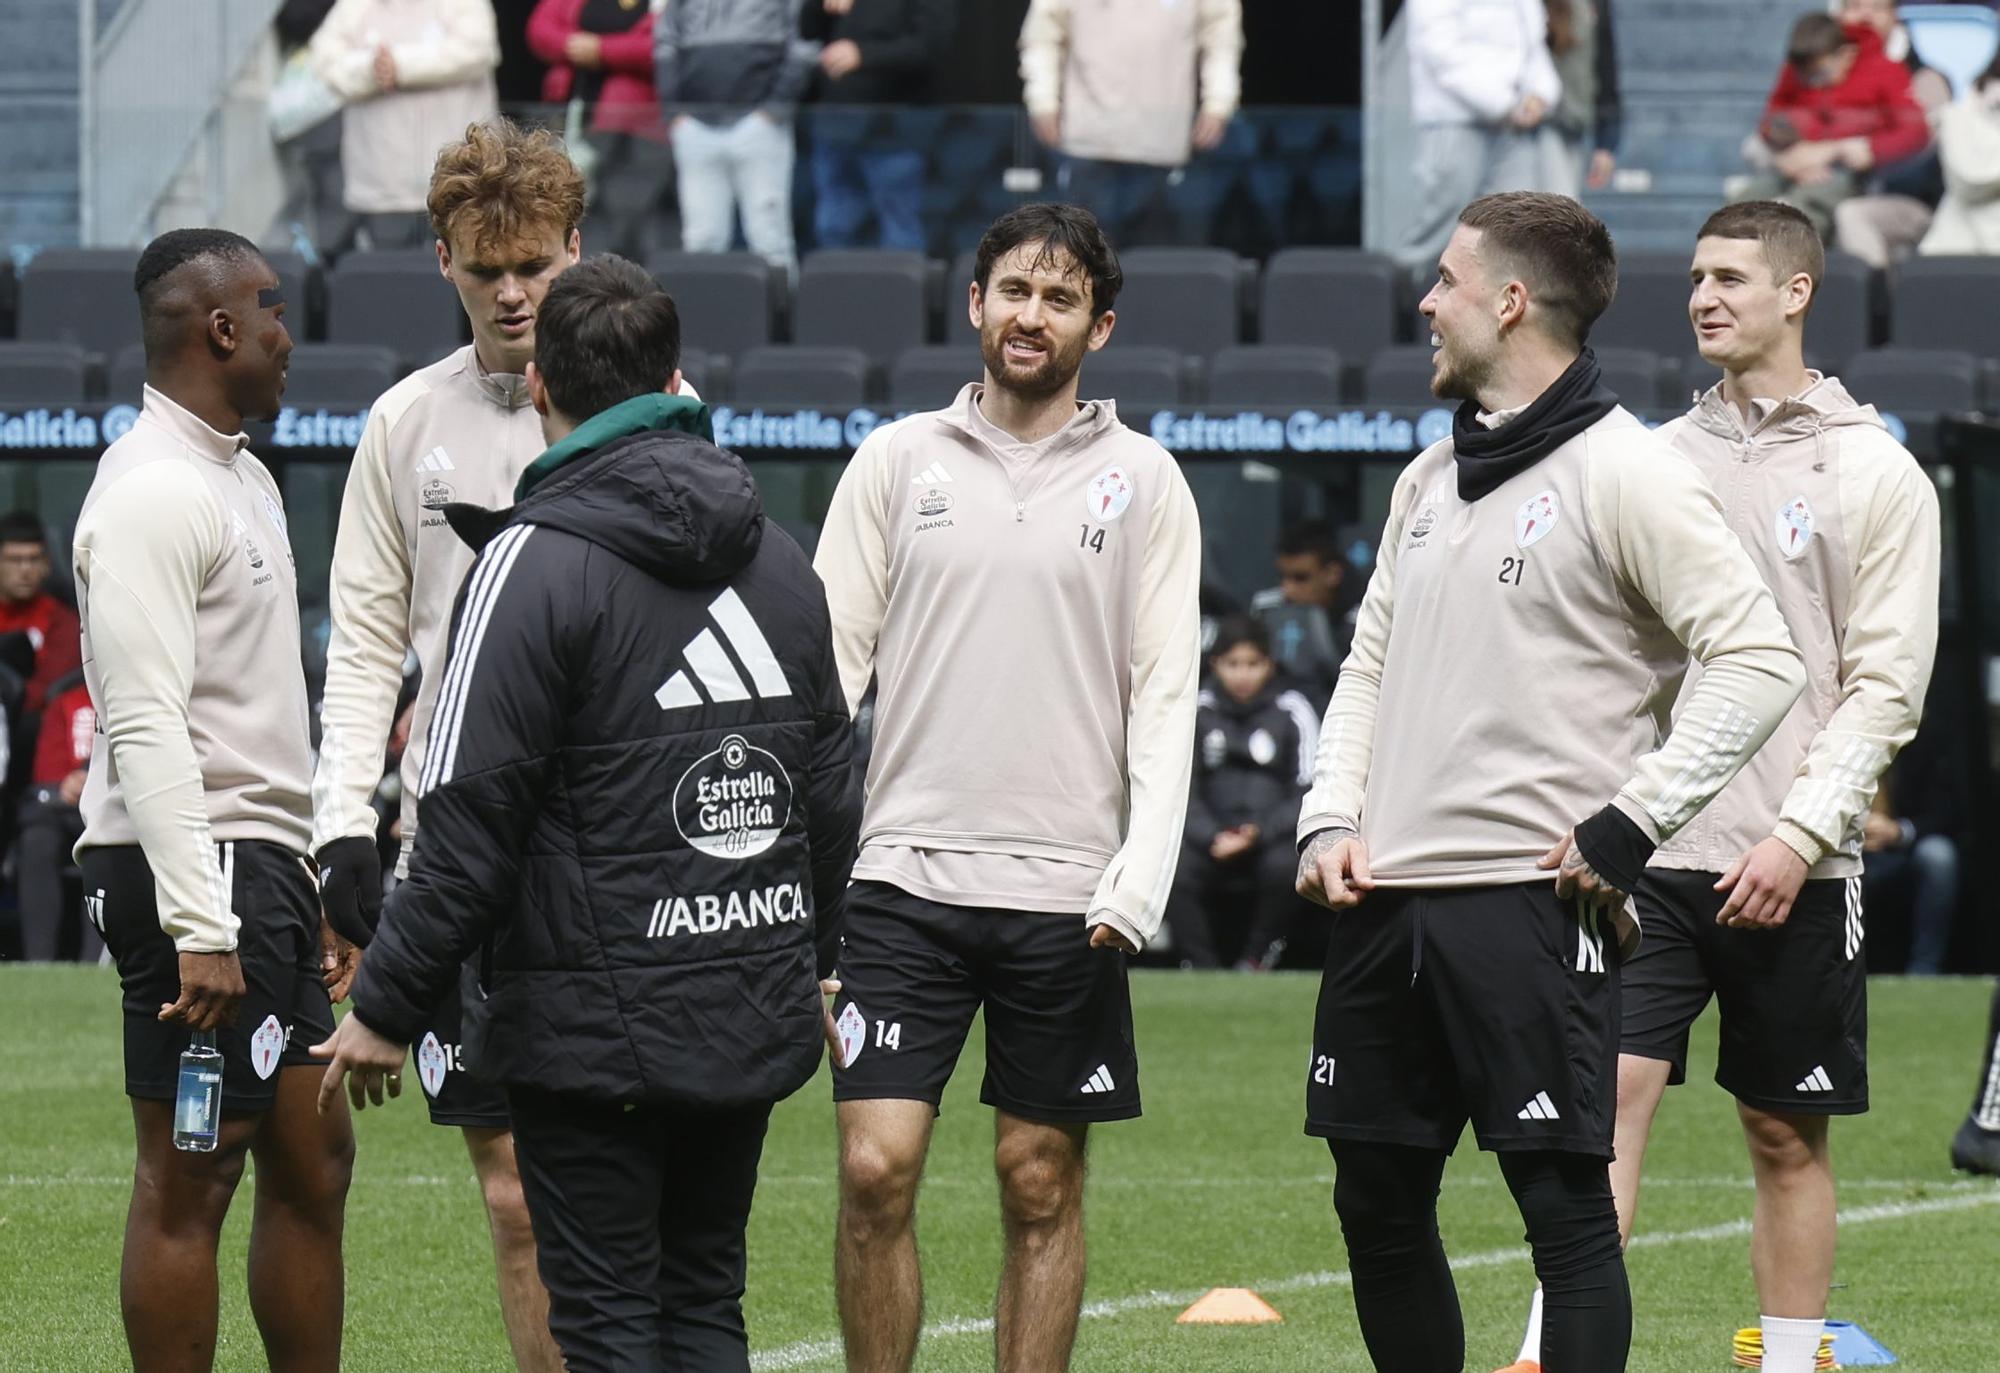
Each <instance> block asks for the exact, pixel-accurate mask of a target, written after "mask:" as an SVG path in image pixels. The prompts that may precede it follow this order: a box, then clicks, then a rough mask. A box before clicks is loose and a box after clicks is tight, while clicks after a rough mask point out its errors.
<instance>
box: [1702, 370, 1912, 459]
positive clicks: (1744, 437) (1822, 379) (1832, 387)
mask: <svg viewBox="0 0 2000 1373" xmlns="http://www.w3.org/2000/svg"><path fill="white" fill-rule="evenodd" d="M1807 375H1808V376H1810V377H1811V378H1812V379H1813V381H1812V384H1811V385H1809V386H1808V387H1806V389H1805V390H1803V391H1801V392H1799V394H1797V395H1796V396H1787V397H1786V398H1785V399H1783V400H1781V401H1779V402H1778V403H1777V405H1776V406H1774V407H1773V408H1772V409H1771V410H1770V411H1769V412H1768V413H1767V414H1765V415H1764V416H1763V418H1761V419H1759V420H1757V421H1756V422H1755V423H1750V422H1748V421H1746V420H1745V419H1744V418H1743V413H1742V412H1741V411H1740V410H1738V409H1737V408H1736V407H1735V406H1733V405H1731V404H1730V403H1729V402H1728V401H1726V400H1724V399H1723V398H1722V383H1721V382H1717V383H1716V384H1715V385H1713V386H1711V387H1709V388H1708V390H1707V391H1706V392H1705V393H1704V394H1703V395H1702V396H1701V397H1700V398H1699V399H1698V400H1697V401H1696V402H1695V407H1694V411H1693V413H1692V414H1691V415H1690V416H1689V418H1690V419H1691V420H1692V421H1693V422H1694V423H1695V424H1696V425H1699V426H1700V427H1701V428H1702V429H1704V430H1706V431H1707V432H1709V433H1711V434H1714V435H1715V436H1716V437H1717V438H1721V439H1727V440H1729V441H1730V442H1731V443H1750V444H1779V443H1796V442H1798V441H1799V440H1801V439H1808V438H1819V437H1822V436H1823V435H1825V434H1826V433H1827V431H1829V430H1833V429H1845V428H1857V427H1858V428H1869V429H1881V430H1884V431H1885V432H1886V431H1887V429H1888V427H1889V426H1888V425H1886V424H1884V423H1883V422H1882V416H1881V415H1880V414H1878V413H1876V410H1875V407H1874V406H1872V405H1863V404H1862V403H1861V402H1860V401H1858V400H1856V399H1854V397H1853V396H1851V395H1849V394H1848V393H1847V388H1846V387H1845V386H1842V385H1841V384H1840V380H1839V378H1837V377H1829V376H1822V375H1821V374H1820V373H1818V372H1809V373H1807Z"/></svg>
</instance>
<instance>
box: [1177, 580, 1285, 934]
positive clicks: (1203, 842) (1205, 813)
mask: <svg viewBox="0 0 2000 1373" xmlns="http://www.w3.org/2000/svg"><path fill="white" fill-rule="evenodd" d="M1208 665H1209V669H1210V671H1211V672H1212V673H1213V679H1214V681H1213V685H1212V686H1211V687H1210V688H1208V689H1206V690H1204V691H1203V692H1202V694H1201V709H1200V713H1199V715H1198V717H1197V719H1196V723H1195V735H1194V737H1195V758H1194V782H1193V785H1192V786H1191V787H1190V788H1189V791H1188V812H1187V833H1186V843H1185V845H1184V846H1183V848H1182V850H1181V862H1180V867H1179V869H1178V870H1177V871H1176V873H1175V876H1174V892H1173V897H1172V899H1171V900H1170V901H1169V902H1168V905H1167V920H1168V923H1169V925H1170V926H1171V928H1172V930H1173V935H1174V951H1175V956H1176V957H1177V958H1179V960H1180V964H1181V966H1182V967H1184V968H1213V967H1218V966H1220V964H1221V956H1220V955H1221V954H1222V953H1224V952H1227V953H1231V954H1235V955H1236V957H1237V960H1238V961H1237V964H1236V966H1237V967H1239V968H1250V969H1258V968H1269V967H1271V966H1273V965H1275V964H1276V962H1277V960H1278V958H1279V957H1280V955H1282V954H1283V952H1284V950H1285V948H1286V946H1287V945H1288V944H1289V943H1291V942H1293V940H1294V928H1293V927H1294V923H1295V921H1296V920H1297V918H1298V916H1299V915H1301V914H1302V913H1305V912H1309V911H1310V910H1311V909H1312V908H1311V907H1309V906H1307V905H1306V904H1305V902H1304V901H1303V900H1301V899H1300V897H1299V895H1298V893H1297V892H1296V891H1295V890H1294V889H1293V886H1292V883H1293V879H1294V878H1295V876H1296V875H1297V871H1298V853H1297V850H1296V848H1295V846H1294V845H1293V842H1292V835H1293V829H1294V827H1295V826H1296V824H1297V822H1298V812H1299V798H1300V797H1301V796H1303V795H1304V794H1305V789H1306V786H1307V785H1308V784H1309V783H1310V782H1311V781H1312V767H1313V754H1314V752H1315V750H1317V748H1318V747H1319V714H1318V712H1316V711H1315V710H1314V709H1313V707H1312V704H1311V703H1310V702H1309V701H1307V700H1306V698H1305V697H1304V696H1303V695H1301V694H1300V693H1299V692H1297V691H1292V690H1281V689H1280V688H1279V686H1278V684H1277V683H1276V682H1274V681H1273V680H1272V679H1273V677H1274V676H1275V674H1276V671H1277V664H1276V663H1275V662H1274V661H1273V660H1272V658H1271V646H1270V640H1269V638H1268V637H1267V636H1266V635H1265V632H1264V627H1263V625H1261V624H1259V623H1258V622H1257V621H1255V620H1253V619H1250V618H1249V617H1247V616H1241V615H1232V616H1230V617H1228V618H1227V619H1225V620H1223V621H1222V623H1221V624H1219V625H1218V626H1217V627H1216V632H1215V644H1214V648H1213V649H1212V651H1211V653H1210V655H1209V660H1208ZM1218 934H1221V935H1222V936H1223V938H1222V939H1220V940H1219V939H1218V938H1217V936H1218ZM1239 940H1240V942H1241V949H1240V953H1239V952H1238V951H1237V950H1235V949H1234V948H1228V949H1226V950H1225V949H1224V948H1222V946H1225V945H1235V944H1236V943H1237V942H1238V941H1239Z"/></svg>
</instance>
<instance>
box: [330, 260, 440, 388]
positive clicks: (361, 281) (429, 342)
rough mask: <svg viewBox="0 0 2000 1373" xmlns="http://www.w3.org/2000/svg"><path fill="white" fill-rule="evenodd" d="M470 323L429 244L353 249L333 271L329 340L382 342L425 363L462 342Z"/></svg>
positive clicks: (410, 361)
mask: <svg viewBox="0 0 2000 1373" xmlns="http://www.w3.org/2000/svg"><path fill="white" fill-rule="evenodd" d="M468 328H469V326H468V325H467V323H466V319H465V311H464V309H463V308H462V307H461V306H460V305H459V302H458V293H457V292H456V291H454V290H452V288H451V283H450V282H447V281H444V280H442V279H440V277H439V276H438V265H437V254H436V253H435V252H433V251H432V250H430V249H429V248H410V249H397V250H394V251H388V252H377V253H349V254H348V255H347V256H345V257H343V258H342V259H341V260H340V262H339V264H338V265H337V266H335V267H334V269H333V270H332V271H331V272H329V273H327V277H326V341H327V342H328V343H367V344H376V345H379V346H381V347H384V348H390V349H393V350H395V353H396V355H397V357H399V358H401V359H402V360H403V362H404V363H405V364H406V365H408V366H411V367H422V366H426V365H428V364H430V363H432V362H435V361H437V359H439V358H440V357H443V356H444V355H445V354H446V353H449V352H451V351H452V350H453V349H455V348H457V347H459V346H460V345H462V344H463V343H464V342H465V340H466V339H467V338H468V337H470V335H469V333H468V332H467V331H468Z"/></svg>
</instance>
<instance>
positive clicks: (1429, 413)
mask: <svg viewBox="0 0 2000 1373" xmlns="http://www.w3.org/2000/svg"><path fill="white" fill-rule="evenodd" d="M1450 437H1451V411H1449V410H1426V411H1424V413H1423V414H1421V415H1419V416H1418V417H1417V447H1419V448H1429V447H1430V446H1431V445H1432V444H1434V443H1438V442H1440V441H1442V440H1444V439H1448V438H1450Z"/></svg>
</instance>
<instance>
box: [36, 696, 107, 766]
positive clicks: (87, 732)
mask: <svg viewBox="0 0 2000 1373" xmlns="http://www.w3.org/2000/svg"><path fill="white" fill-rule="evenodd" d="M96 733H97V710H96V707H94V706H92V705H91V704H90V689H89V688H88V687H86V686H84V684H83V683H82V682H78V683H77V684H76V685H75V686H73V687H71V688H69V689H68V690H67V691H59V692H57V693H56V697H55V699H54V700H52V701H50V702H49V708H48V709H47V710H45V711H44V712H42V732H41V735H40V736H39V737H38V738H37V739H36V740H35V771H34V775H33V777H32V778H31V779H30V780H31V781H32V782H33V784H34V785H35V786H38V787H54V786H60V785H62V780H63V778H65V777H67V776H69V775H70V774H71V773H72V772H75V771H76V770H77V769H78V768H82V767H89V766H90V741H91V737H92V736H93V735H95V734H96Z"/></svg>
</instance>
